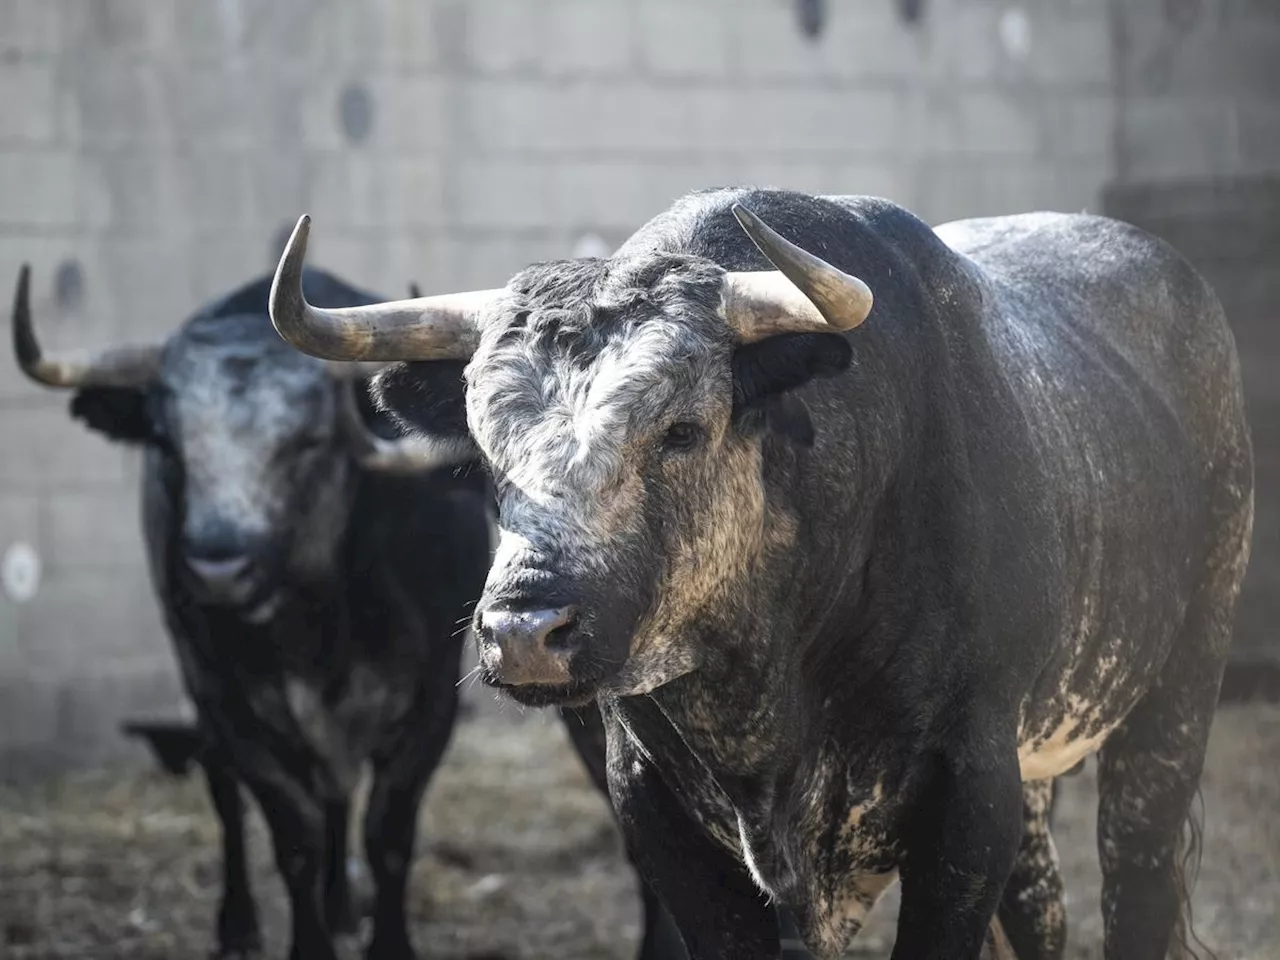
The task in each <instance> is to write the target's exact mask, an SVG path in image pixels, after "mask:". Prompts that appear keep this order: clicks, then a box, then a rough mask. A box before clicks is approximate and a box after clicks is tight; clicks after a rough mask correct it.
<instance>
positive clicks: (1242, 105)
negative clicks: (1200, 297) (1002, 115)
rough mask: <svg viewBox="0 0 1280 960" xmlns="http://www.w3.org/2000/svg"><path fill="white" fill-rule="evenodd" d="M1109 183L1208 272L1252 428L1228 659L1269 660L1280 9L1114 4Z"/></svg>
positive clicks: (1237, 4) (1279, 441)
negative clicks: (1245, 552)
mask: <svg viewBox="0 0 1280 960" xmlns="http://www.w3.org/2000/svg"><path fill="white" fill-rule="evenodd" d="M1115 36H1116V44H1117V45H1116V52H1117V56H1116V61H1115V62H1116V78H1115V79H1116V88H1117V92H1118V97H1117V112H1116V180H1115V181H1114V182H1113V183H1111V184H1109V185H1108V187H1107V188H1106V190H1105V192H1104V193H1105V196H1104V204H1103V205H1104V210H1105V212H1107V213H1111V214H1113V215H1115V216H1118V217H1121V218H1123V219H1125V220H1129V221H1131V222H1133V223H1136V224H1138V225H1139V226H1142V227H1144V228H1146V229H1148V230H1151V231H1153V232H1155V233H1157V234H1159V235H1160V236H1162V237H1164V238H1165V239H1166V240H1168V241H1169V242H1171V243H1172V244H1173V245H1174V246H1176V247H1177V248H1178V249H1179V250H1180V251H1181V252H1182V253H1183V254H1184V255H1186V256H1187V257H1188V258H1189V259H1190V260H1191V262H1192V263H1194V264H1195V265H1196V267H1197V268H1198V269H1199V270H1200V271H1201V272H1202V273H1203V274H1204V275H1205V276H1206V277H1207V278H1208V280H1209V282H1210V283H1212V284H1213V286H1214V289H1215V290H1216V291H1217V293H1218V296H1219V298H1220V299H1221V300H1222V303H1223V305H1224V307H1225V308H1226V311H1227V317H1228V319H1229V320H1230V322H1231V325H1232V329H1233V331H1234V333H1235V337H1236V344H1237V346H1238V348H1239V351H1240V359H1241V367H1242V370H1243V374H1244V383H1245V400H1246V403H1247V404H1248V408H1249V416H1250V422H1251V426H1252V429H1253V441H1254V459H1255V473H1256V477H1255V488H1256V491H1257V495H1256V506H1255V522H1254V541H1253V558H1252V560H1251V562H1250V565H1249V574H1248V576H1247V578H1246V580H1245V586H1244V591H1243V594H1242V596H1241V600H1240V610H1239V616H1238V618H1237V625H1236V636H1235V648H1234V654H1235V656H1236V657H1237V658H1239V659H1241V660H1247V661H1253V660H1256V659H1261V658H1265V659H1269V660H1272V661H1280V494H1278V493H1277V491H1280V386H1278V381H1277V379H1276V376H1275V370H1276V369H1277V366H1280V272H1277V270H1276V268H1275V267H1276V263H1277V257H1280V3H1274V2H1267V0H1199V2H1156V0H1125V2H1117V4H1116V34H1115Z"/></svg>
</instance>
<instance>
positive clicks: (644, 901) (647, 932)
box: [560, 703, 688, 960]
mask: <svg viewBox="0 0 1280 960" xmlns="http://www.w3.org/2000/svg"><path fill="white" fill-rule="evenodd" d="M560 717H561V719H562V720H564V725H565V729H566V730H567V731H568V733H569V741H570V742H571V743H572V744H573V747H574V749H575V750H576V751H577V752H578V757H579V758H580V759H581V760H582V765H583V766H584V767H586V769H587V774H588V776H590V777H591V782H592V783H594V784H595V785H596V787H597V789H599V791H600V792H601V793H603V794H604V796H605V799H606V800H608V798H609V775H608V773H607V770H606V763H605V751H606V744H605V735H604V721H603V720H602V719H601V717H600V710H599V708H598V707H597V706H596V705H595V704H594V703H591V704H588V705H587V706H585V707H575V708H568V707H566V708H564V709H562V710H561V711H560ZM632 866H633V867H634V866H635V863H634V861H633V862H632ZM638 873H639V871H638V870H637V874H638ZM640 909H641V912H642V914H643V916H642V917H641V918H640V919H641V922H642V924H643V927H642V929H643V930H644V936H643V938H642V939H641V941H640V956H639V960H685V958H686V957H687V956H688V954H687V953H686V952H685V949H684V943H683V942H681V940H680V931H679V930H677V929H676V926H675V921H674V920H672V919H671V915H670V914H669V913H667V910H666V908H665V907H663V905H662V901H661V900H659V899H658V896H657V894H655V893H654V892H653V889H652V888H651V887H650V886H649V884H648V883H647V882H645V880H644V878H643V877H640Z"/></svg>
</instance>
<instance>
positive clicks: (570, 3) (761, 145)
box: [0, 0, 1265, 768]
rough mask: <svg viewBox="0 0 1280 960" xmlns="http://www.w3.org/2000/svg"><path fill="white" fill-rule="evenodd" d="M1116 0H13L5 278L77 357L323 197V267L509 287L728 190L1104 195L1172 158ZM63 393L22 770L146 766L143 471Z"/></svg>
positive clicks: (168, 696)
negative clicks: (919, 2) (902, 15)
mask: <svg viewBox="0 0 1280 960" xmlns="http://www.w3.org/2000/svg"><path fill="white" fill-rule="evenodd" d="M1134 2H1138V3H1141V2H1145V0H1134ZM1110 6H1111V5H1110V4H1109V3H1108V2H1107V0H1035V2H1030V3H1028V4H1026V5H1025V7H1024V8H1023V9H1024V11H1025V13H1026V15H1027V16H1026V19H1025V21H1019V20H1018V19H1017V14H1016V13H1014V14H1010V13H1009V10H1010V9H1011V5H1010V4H1007V3H1002V2H997V0H932V2H929V3H927V4H926V5H925V18H924V20H923V22H922V23H920V24H917V25H906V24H904V23H902V22H900V21H899V20H898V18H897V13H896V11H897V4H896V3H895V2H893V0H857V2H855V0H830V2H829V3H828V7H829V9H830V14H829V19H828V23H827V25H826V28H825V31H824V32H823V34H822V36H821V38H820V39H819V40H817V41H816V42H812V41H809V40H806V39H804V38H803V37H802V36H801V34H800V31H799V30H798V28H797V26H796V20H795V16H794V11H793V4H792V3H790V2H786V0H680V2H667V0H434V2H429V0H377V2H368V3H359V4H356V3H343V2H336V0H329V2H314V0H254V2H250V0H220V2H192V0H98V2H89V0H64V2H58V0H0V282H8V281H7V280H6V279H5V278H11V277H13V276H14V275H15V273H16V271H17V267H18V265H19V264H20V263H21V262H23V261H30V262H31V263H32V264H33V267H34V270H35V274H34V293H35V309H36V313H37V324H38V328H39V330H40V331H41V332H42V334H43V337H44V339H45V340H46V342H47V344H48V345H49V346H50V347H69V346H76V345H87V346H98V345H103V344H107V343H111V342H117V341H120V340H124V339H146V338H154V337H160V336H163V335H164V334H165V333H166V332H167V331H169V330H171V329H172V328H173V327H174V326H175V325H176V324H177V323H178V322H180V321H181V319H182V318H183V317H184V316H185V315H186V314H187V313H188V312H189V311H191V310H192V309H193V308H194V307H195V306H196V305H197V304H199V303H200V302H201V301H202V300H203V299H204V298H207V297H209V296H212V295H214V294H217V293H218V292H220V291H223V290H226V289H227V288H229V287H230V286H231V285H234V284H237V283H239V282H242V281H244V280H246V279H248V278H250V277H251V276H252V275H254V274H256V273H258V272H260V271H264V270H267V269H269V268H270V267H271V266H272V264H273V262H274V254H275V251H276V249H277V248H278V244H279V242H280V240H279V235H280V231H281V230H282V229H284V228H286V227H287V226H289V225H291V224H292V222H293V220H294V219H295V218H296V216H297V215H298V214H299V213H301V212H303V211H309V212H311V213H312V214H313V215H314V217H315V231H314V236H315V246H314V249H315V256H314V259H315V260H316V261H317V262H319V263H321V264H323V265H325V266H327V267H329V268H331V269H335V270H337V271H339V272H341V273H343V274H345V275H346V276H347V277H349V278H350V279H351V280H352V281H355V282H357V283H360V284H364V285H367V286H370V287H372V288H374V289H379V290H382V291H385V292H386V293H388V294H392V295H398V294H400V293H401V291H403V290H404V289H405V284H406V282H407V281H409V280H411V279H412V280H416V281H418V282H419V283H421V284H422V285H423V287H424V289H426V290H428V291H439V290H445V289H448V288H453V287H462V286H478V285H494V284H500V283H501V282H503V281H504V279H505V278H506V276H507V275H509V274H510V273H511V272H512V271H513V270H515V269H517V268H518V267H520V266H522V265H524V264H525V263H527V262H528V261H530V260H534V259H539V258H547V257H554V256H565V255H569V254H570V252H571V251H572V249H573V246H574V243H575V241H576V240H577V238H578V237H580V236H581V235H582V234H583V233H585V232H588V231H590V232H594V233H597V234H599V235H600V236H602V237H603V238H604V239H605V240H606V241H607V242H609V243H613V242H616V241H618V240H619V239H621V238H622V237H624V236H625V235H626V234H627V233H628V232H629V231H631V230H632V229H634V228H635V227H636V226H638V225H639V224H640V223H641V222H642V221H643V220H645V219H646V218H648V217H649V216H651V215H653V214H654V213H656V212H658V211H659V210H661V209H662V208H663V207H664V206H666V205H667V204H668V203H669V202H670V201H671V200H672V199H673V198H674V197H675V196H677V195H679V194H680V193H682V192H684V191H686V190H689V189H693V188H696V187H703V186H710V185H716V184H723V183H731V182H755V183H761V184H769V185H776V186H789V187H795V188H800V189H804V190H809V191H815V192H853V193H872V194H881V195H886V196H890V197H892V198H894V199H896V200H898V201H900V202H902V203H904V204H906V205H907V206H909V207H911V208H913V209H915V210H916V211H917V212H918V213H920V214H921V215H922V216H924V217H926V218H927V219H930V220H935V221H937V220H943V219H949V218H952V217H957V216H962V215H968V214H990V213H999V212H1006V211H1015V210H1025V209H1030V208H1058V209H1068V210H1079V209H1084V208H1087V207H1091V208H1094V209H1096V208H1097V202H1098V196H1099V191H1100V189H1101V188H1102V186H1103V184H1105V183H1107V182H1108V181H1109V180H1111V179H1112V178H1113V177H1115V176H1116V174H1117V173H1118V172H1119V169H1120V168H1119V166H1118V161H1119V159H1120V158H1121V157H1123V158H1125V159H1124V163H1125V164H1126V165H1127V166H1126V167H1125V169H1130V168H1132V167H1133V166H1134V165H1135V164H1137V163H1138V162H1140V159H1141V157H1142V156H1144V153H1143V151H1144V149H1147V148H1146V147H1144V146H1143V144H1144V143H1145V141H1143V140H1142V138H1141V137H1140V136H1138V131H1139V126H1138V125H1136V124H1135V125H1133V126H1132V130H1131V129H1130V127H1121V128H1120V133H1119V144H1117V118H1118V114H1117V104H1118V103H1120V102H1122V100H1123V98H1122V97H1118V95H1117V91H1118V90H1119V88H1120V87H1122V86H1123V85H1124V83H1127V82H1128V81H1127V80H1125V81H1124V82H1122V78H1119V77H1117V76H1116V75H1115V70H1114V64H1115V63H1116V62H1117V56H1116V52H1115V51H1116V48H1117V44H1119V43H1120V39H1119V38H1118V36H1117V30H1116V29H1115V27H1116V24H1115V22H1113V12H1112V10H1111V9H1110ZM1255 6H1257V7H1258V8H1259V9H1261V8H1262V7H1263V6H1265V4H1256V5H1255ZM1155 8H1156V5H1153V9H1155ZM1138 26H1139V27H1142V24H1139V25H1138ZM1019 27H1025V28H1026V29H1025V30H1020V29H1019ZM1144 29H1145V28H1144ZM1245 32H1246V34H1247V33H1248V31H1247V30H1246V31H1245ZM1002 38H1004V39H1002ZM1241 42H1249V37H1248V36H1246V37H1245V38H1244V40H1242V41H1241ZM1233 51H1234V47H1232V46H1231V45H1229V44H1228V45H1227V50H1226V53H1225V54H1213V56H1218V57H1219V59H1223V58H1225V59H1226V60H1232V59H1233V58H1234V53H1233ZM1206 56H1208V57H1209V59H1210V60H1212V59H1213V56H1209V55H1206ZM1121 62H1123V61H1122V60H1121ZM344 92H345V93H344ZM1179 96H1180V94H1179V93H1178V92H1177V91H1176V90H1174V91H1171V92H1169V93H1168V97H1170V98H1171V99H1172V102H1173V103H1174V104H1175V106H1174V107H1173V108H1171V109H1172V110H1173V112H1174V113H1175V114H1176V113H1177V112H1178V108H1177V106H1176V104H1177V103H1178V102H1179V101H1178V97H1179ZM344 102H345V103H346V104H347V105H348V111H347V113H348V117H349V119H351V120H352V121H353V123H351V124H350V125H349V129H344V124H343V122H342V115H343V110H342V104H343V103H344ZM361 102H363V103H364V104H366V105H367V108H368V109H367V110H365V111H363V112H362V111H361V110H360V109H359V107H360V103H361ZM1125 102H1127V101H1125ZM1157 112H1158V111H1157ZM1134 115H1136V114H1134ZM1134 115H1130V116H1131V117H1132V116H1134ZM362 121H363V122H362ZM1175 128H1176V130H1175ZM1244 129H1245V128H1244V126H1243V125H1241V126H1240V127H1239V130H1240V131H1243V130H1244ZM1170 130H1174V131H1175V132H1171V133H1170V134H1169V137H1170V138H1171V140H1172V141H1173V148H1174V149H1176V150H1181V149H1182V148H1183V147H1188V148H1195V149H1199V141H1200V138H1201V137H1202V136H1203V135H1204V130H1203V129H1202V128H1200V127H1196V126H1194V125H1193V126H1189V127H1188V126H1185V125H1181V126H1180V125H1178V124H1174V126H1173V127H1170ZM362 134H363V136H362ZM1241 136H1243V132H1242V133H1241ZM1155 152H1156V153H1159V152H1160V151H1155ZM1188 162H1189V163H1191V162H1193V161H1192V160H1190V159H1189V160H1188ZM64 261H75V262H76V263H78V264H79V265H80V267H81V268H82V271H83V283H82V285H81V286H80V288H79V295H78V296H77V295H76V293H77V290H76V284H75V283H73V282H70V281H71V280H72V279H74V278H72V277H71V275H70V274H69V273H65V272H64V274H63V277H64V282H63V283H62V285H61V286H62V290H63V296H61V297H59V296H58V295H57V289H58V285H56V284H55V282H54V278H55V271H56V270H57V269H58V267H59V264H62V263H63V262H64ZM66 399H67V398H66V397H65V396H58V395H55V394H53V393H52V392H49V391H42V390H40V389H38V388H36V387H35V386H33V385H31V384H29V383H26V382H24V381H22V380H21V379H20V378H19V377H18V375H17V374H16V372H15V370H14V369H13V367H12V365H11V364H9V363H7V362H0V450H3V454H2V455H0V551H3V550H4V549H6V548H7V547H9V546H10V545H11V544H13V543H14V542H16V541H25V542H29V543H31V544H32V545H34V546H35V547H36V548H37V550H38V551H39V553H40V556H41V557H42V559H43V562H44V579H43V582H42V585H41V587H40V590H39V593H38V594H37V595H36V597H35V598H34V599H32V600H31V601H30V602H28V603H25V604H17V603H14V602H13V601H11V600H10V599H8V598H7V597H4V596H3V595H0V765H3V764H5V763H7V764H9V765H10V767H11V768H13V767H14V766H16V765H17V764H18V763H20V762H23V761H30V760H31V759H33V758H43V759H52V760H62V759H71V758H84V757H89V756H97V755H102V754H104V753H108V752H111V751H114V750H118V749H119V740H118V738H117V737H116V735H115V732H114V730H115V723H116V721H117V719H118V718H119V717H120V716H122V715H124V714H126V713H129V712H136V711H145V710H159V709H164V708H167V707H169V706H170V705H172V704H173V703H174V702H175V701H176V700H177V697H178V694H177V687H176V681H175V677H174V671H173V668H172V665H171V661H170V657H169V653H168V649H167V641H166V640H165V638H164V636H163V633H162V629H161V627H160V624H159V621H158V617H157V615H156V613H155V605H154V603H153V601H152V599H151V596H150V593H149V589H148V586H147V584H146V582H145V576H144V573H143V562H142V555H141V545H140V539H139V536H138V532H137V511H136V502H135V501H136V498H137V492H136V488H137V482H138V458H137V457H136V455H134V454H132V453H131V452H129V451H128V450H124V449H120V448H117V447H113V446H110V445H108V444H107V443H106V442H104V441H102V440H100V439H98V438H97V437H95V436H91V435H89V434H88V433H87V432H86V431H84V430H83V429H82V428H81V427H79V426H78V425H76V424H73V423H71V422H70V421H69V420H68V418H67V416H66V414H65V404H66Z"/></svg>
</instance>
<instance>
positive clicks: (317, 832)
mask: <svg viewBox="0 0 1280 960" xmlns="http://www.w3.org/2000/svg"><path fill="white" fill-rule="evenodd" d="M235 747H236V750H237V754H236V764H237V769H238V770H239V771H240V772H241V777H242V779H243V780H244V783H245V785H246V786H248V787H249V789H250V790H251V791H253V795H254V798H255V799H256V800H257V801H258V806H259V807H261V808H262V813H263V816H265V817H266V820H267V826H268V827H270V829H271V844H272V847H273V848H274V849H275V855H276V865H277V867H278V868H279V870H280V873H281V875H282V876H283V877H284V884H285V889H286V890H287V891H288V893H289V908H290V912H291V914H292V936H293V942H292V945H291V946H290V949H289V958H290V960H337V955H336V954H335V953H334V948H333V938H332V936H331V934H330V932H329V924H328V921H327V919H326V917H325V910H324V860H325V822H324V808H323V807H322V805H321V804H320V802H319V801H318V800H316V799H315V798H314V797H312V796H311V794H310V792H309V791H308V789H307V788H306V787H304V786H303V785H302V783H300V782H299V780H298V779H297V778H296V777H295V776H293V775H291V774H290V773H289V772H288V771H287V770H285V769H284V767H283V766H282V765H281V763H280V762H279V761H278V760H277V758H276V757H275V756H274V755H272V754H270V753H268V752H267V751H265V750H263V749H262V748H261V747H260V746H259V745H258V744H256V743H254V742H253V741H248V740H244V741H240V742H237V743H236V744H235Z"/></svg>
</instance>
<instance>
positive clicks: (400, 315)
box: [271, 215, 505, 360]
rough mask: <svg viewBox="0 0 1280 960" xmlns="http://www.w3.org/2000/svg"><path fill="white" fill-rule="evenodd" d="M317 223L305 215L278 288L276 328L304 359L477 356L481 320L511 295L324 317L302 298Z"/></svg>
mask: <svg viewBox="0 0 1280 960" xmlns="http://www.w3.org/2000/svg"><path fill="white" fill-rule="evenodd" d="M310 229H311V218H310V217H308V216H306V215H303V216H302V217H301V218H300V219H299V220H298V225H297V226H296V227H294V228H293V235H292V236H291V237H290V238H289V243H288V244H287V245H286V246H285V248H284V254H283V255H282V256H281V257H280V265H279V266H278V267H277V268H276V276H275V280H274V281H272V284H271V322H272V323H274V324H275V327H276V330H277V331H278V332H279V334H280V336H282V337H284V339H285V340H287V341H288V342H289V343H291V344H293V346H295V347H297V348H298V349H299V350H301V351H302V352H303V353H309V354H311V355H312V356H313V357H320V358H321V359H324V360H448V359H466V358H467V357H469V356H471V354H472V353H473V352H474V351H475V348H476V344H477V343H478V341H479V337H480V330H479V324H478V317H479V314H480V312H481V311H482V310H483V308H484V307H485V306H487V305H488V304H490V303H492V302H493V301H494V300H496V299H497V298H498V297H500V296H502V295H503V294H504V292H505V291H503V290H472V291H469V292H467V293H450V294H444V295H441V296H434V297H415V298H414V299H412V300H395V301H392V302H390V303H375V304H370V305H368V306H363V307H341V308H335V309H321V308H320V307H313V306H312V305H311V304H309V303H307V300H306V298H305V297H304V296H303V295H302V262H303V258H304V257H305V256H306V252H307V234H308V233H309V231H310Z"/></svg>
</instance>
